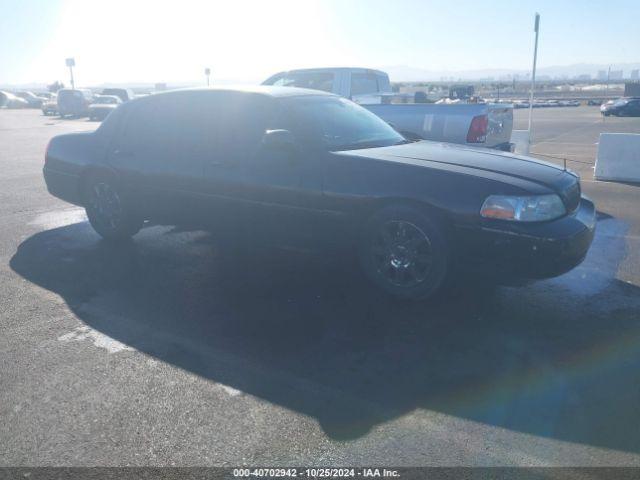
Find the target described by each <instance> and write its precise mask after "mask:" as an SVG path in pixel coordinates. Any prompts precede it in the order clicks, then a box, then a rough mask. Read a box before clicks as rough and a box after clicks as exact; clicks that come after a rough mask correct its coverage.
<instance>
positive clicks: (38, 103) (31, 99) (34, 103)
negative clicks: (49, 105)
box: [16, 91, 46, 108]
mask: <svg viewBox="0 0 640 480" xmlns="http://www.w3.org/2000/svg"><path fill="white" fill-rule="evenodd" d="M16 97H20V98H22V99H23V100H25V101H26V102H27V103H28V104H29V108H42V103H43V102H44V101H45V100H46V98H44V97H39V96H37V95H36V94H34V93H33V92H26V91H23V92H16Z"/></svg>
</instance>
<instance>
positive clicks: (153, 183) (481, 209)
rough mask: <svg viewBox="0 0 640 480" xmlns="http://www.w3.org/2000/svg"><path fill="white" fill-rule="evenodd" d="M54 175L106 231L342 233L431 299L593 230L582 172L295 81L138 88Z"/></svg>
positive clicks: (406, 290) (63, 144)
mask: <svg viewBox="0 0 640 480" xmlns="http://www.w3.org/2000/svg"><path fill="white" fill-rule="evenodd" d="M44 177H45V180H46V183H47V186H48V189H49V191H50V192H51V193H52V194H53V195H55V196H57V197H60V198H62V199H64V200H67V201H69V202H72V203H76V204H78V205H82V206H84V207H85V208H86V211H87V215H88V217H89V221H90V222H91V224H92V226H93V227H94V228H95V230H96V231H97V232H98V233H99V234H100V235H101V236H103V237H104V238H105V239H108V240H122V239H125V238H128V237H131V236H132V235H134V234H135V233H136V232H137V231H138V230H139V229H140V228H141V227H142V226H143V222H144V221H145V220H151V221H152V222H154V223H163V224H170V225H174V224H180V225H184V226H187V227H189V228H202V229H210V230H213V231H215V232H218V233H220V234H225V236H226V235H228V236H229V238H235V239H236V240H242V241H243V243H244V242H245V241H247V240H250V242H254V243H255V244H260V245H263V244H274V243H275V244H276V245H280V246H304V247H309V246H311V247H318V248H321V249H322V250H321V251H324V252H327V254H330V253H332V252H335V251H336V250H335V249H336V248H338V249H340V250H345V251H348V252H353V255H354V257H355V258H357V259H358V261H359V263H360V265H361V267H362V269H363V271H364V272H365V274H366V275H367V276H368V278H369V279H370V280H371V281H372V282H373V283H375V284H376V285H378V286H379V287H381V288H382V289H384V290H385V291H387V292H389V293H391V294H393V295H396V296H399V297H404V298H426V297H428V296H430V295H432V294H433V293H434V292H436V291H437V290H438V289H439V288H440V287H441V286H442V285H443V284H444V283H445V279H447V278H451V277H452V276H454V275H456V274H458V273H457V272H460V271H461V270H464V269H467V268H474V269H480V270H484V271H490V272H492V273H494V274H495V273H496V272H500V275H503V276H504V277H505V278H507V277H508V278H511V277H516V278H544V277H550V276H555V275H559V274H561V273H563V272H566V271H568V270H570V269H571V268H573V267H575V266H576V265H578V264H579V263H580V262H581V261H582V259H583V258H584V257H585V255H586V253H587V250H588V249H589V246H590V244H591V241H592V239H593V235H594V229H595V209H594V205H593V203H592V202H591V201H589V200H588V199H586V198H584V197H582V196H581V193H580V184H579V179H578V177H577V176H576V175H574V174H573V173H571V172H569V171H566V170H563V169H562V168H559V167H557V166H555V165H552V164H548V163H543V162H540V161H537V160H535V159H532V158H528V157H522V156H516V155H512V154H508V153H502V152H496V151H493V150H484V149H474V148H469V147H463V146H457V145H452V144H442V143H433V142H428V141H421V142H415V143H412V142H409V141H408V140H406V139H405V138H403V137H402V136H401V135H400V134H398V133H397V132H396V131H395V130H393V129H392V128H391V127H390V126H389V125H388V124H387V123H385V122H384V121H382V120H381V119H380V118H378V117H377V116H375V115H373V114H372V113H370V112H369V111H367V110H365V109H364V108H361V107H359V106H358V105H356V104H354V103H352V102H350V101H349V100H345V99H343V98H339V97H336V96H334V95H331V94H323V93H321V92H318V91H311V90H304V89H297V88H286V87H256V88H252V89H194V90H181V91H173V92H167V93H161V94H157V95H152V96H149V97H145V98H141V99H136V100H133V101H131V102H128V103H125V104H123V105H122V106H120V107H119V108H118V109H117V110H115V111H114V112H113V113H112V114H111V115H109V117H108V118H107V119H106V120H105V121H104V122H103V124H102V125H101V126H100V128H98V130H97V131H96V132H95V133H77V134H67V135H60V136H57V137H55V138H53V139H52V141H51V142H50V144H49V147H48V148H47V152H46V158H45V166H44ZM249 245H251V243H249Z"/></svg>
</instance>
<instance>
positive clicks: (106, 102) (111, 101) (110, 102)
mask: <svg viewBox="0 0 640 480" xmlns="http://www.w3.org/2000/svg"><path fill="white" fill-rule="evenodd" d="M93 103H100V104H104V105H115V104H117V103H118V99H117V98H113V97H97V98H96V99H95V100H94V101H93Z"/></svg>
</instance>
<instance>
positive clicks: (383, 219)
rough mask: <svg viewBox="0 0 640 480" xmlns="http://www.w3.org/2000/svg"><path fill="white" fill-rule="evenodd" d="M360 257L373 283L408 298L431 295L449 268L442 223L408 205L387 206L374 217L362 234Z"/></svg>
mask: <svg viewBox="0 0 640 480" xmlns="http://www.w3.org/2000/svg"><path fill="white" fill-rule="evenodd" d="M359 259H360V264H361V266H362V268H363V270H364V272H365V274H366V275H367V277H368V278H369V279H370V280H371V281H372V282H373V283H374V284H376V285H377V286H378V287H380V288H381V289H383V290H384V291H386V292H388V293H390V294H391V295H393V296H396V297H400V298H407V299H416V300H421V299H426V298H428V297H431V296H432V295H434V294H435V293H436V292H437V291H438V290H439V289H440V287H441V286H442V285H443V283H444V280H445V278H446V276H447V273H448V271H449V253H448V249H447V244H446V241H445V233H444V229H443V228H442V226H441V224H440V223H439V222H438V221H436V220H434V219H432V218H429V217H428V216H426V215H425V214H423V213H422V212H420V211H419V210H417V209H415V208H413V207H408V206H392V207H387V208H384V209H383V210H380V211H379V212H378V213H376V214H375V215H374V216H373V217H372V218H371V220H370V221H369V222H368V223H367V225H366V226H365V228H364V231H363V234H362V238H361V241H360V246H359Z"/></svg>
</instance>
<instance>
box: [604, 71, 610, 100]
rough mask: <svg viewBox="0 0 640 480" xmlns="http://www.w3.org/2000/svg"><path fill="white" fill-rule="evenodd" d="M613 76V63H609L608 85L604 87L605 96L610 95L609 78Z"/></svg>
mask: <svg viewBox="0 0 640 480" xmlns="http://www.w3.org/2000/svg"><path fill="white" fill-rule="evenodd" d="M610 78H611V65H609V69H608V70H607V85H606V86H605V87H604V97H605V98H608V97H609V79H610Z"/></svg>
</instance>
